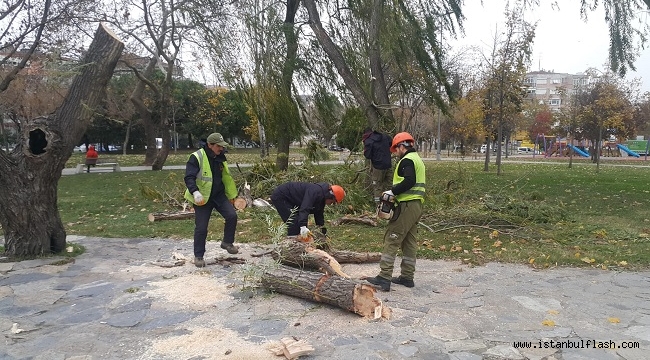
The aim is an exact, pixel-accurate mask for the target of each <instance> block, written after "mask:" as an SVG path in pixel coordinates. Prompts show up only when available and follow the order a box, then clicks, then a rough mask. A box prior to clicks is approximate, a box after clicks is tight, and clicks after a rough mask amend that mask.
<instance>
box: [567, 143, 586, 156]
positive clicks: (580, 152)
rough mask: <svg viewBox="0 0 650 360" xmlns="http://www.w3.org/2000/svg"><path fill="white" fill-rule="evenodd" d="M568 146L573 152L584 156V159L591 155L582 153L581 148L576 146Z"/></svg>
mask: <svg viewBox="0 0 650 360" xmlns="http://www.w3.org/2000/svg"><path fill="white" fill-rule="evenodd" d="M567 146H568V147H569V149H571V150H573V152H575V153H576V154H578V155H581V156H584V157H589V154H588V153H587V152H586V151H582V150H580V149H579V148H577V147H575V146H573V145H571V144H569V145H567Z"/></svg>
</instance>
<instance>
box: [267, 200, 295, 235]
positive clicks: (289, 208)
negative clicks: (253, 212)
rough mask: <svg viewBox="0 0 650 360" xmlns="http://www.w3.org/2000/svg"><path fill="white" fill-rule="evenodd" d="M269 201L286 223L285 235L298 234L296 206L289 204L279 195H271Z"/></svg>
mask: <svg viewBox="0 0 650 360" xmlns="http://www.w3.org/2000/svg"><path fill="white" fill-rule="evenodd" d="M271 203H273V206H274V207H275V210H277V211H278V214H280V218H282V221H283V222H284V223H285V224H287V235H289V236H295V235H298V234H300V224H298V220H297V219H298V207H297V206H295V205H293V204H290V203H289V202H287V201H286V200H285V199H284V198H283V197H281V196H273V195H271Z"/></svg>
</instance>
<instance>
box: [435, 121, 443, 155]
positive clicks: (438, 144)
mask: <svg viewBox="0 0 650 360" xmlns="http://www.w3.org/2000/svg"><path fill="white" fill-rule="evenodd" d="M441 112H442V110H441V109H438V140H436V160H438V161H440V113H441Z"/></svg>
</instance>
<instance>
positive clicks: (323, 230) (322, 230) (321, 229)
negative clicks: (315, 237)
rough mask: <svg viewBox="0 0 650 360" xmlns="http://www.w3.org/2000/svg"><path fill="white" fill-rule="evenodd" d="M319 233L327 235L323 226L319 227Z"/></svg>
mask: <svg viewBox="0 0 650 360" xmlns="http://www.w3.org/2000/svg"><path fill="white" fill-rule="evenodd" d="M320 232H321V234H323V235H327V228H326V227H325V226H323V227H321V228H320Z"/></svg>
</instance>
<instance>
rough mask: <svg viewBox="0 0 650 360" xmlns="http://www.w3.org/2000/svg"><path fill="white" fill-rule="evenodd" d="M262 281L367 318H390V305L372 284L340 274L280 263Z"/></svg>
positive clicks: (289, 292)
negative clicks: (318, 271)
mask: <svg viewBox="0 0 650 360" xmlns="http://www.w3.org/2000/svg"><path fill="white" fill-rule="evenodd" d="M261 282H262V286H264V287H265V288H266V289H269V290H272V291H276V292H279V293H282V294H285V295H291V296H295V297H299V298H301V299H307V300H311V301H315V302H319V303H324V304H329V305H333V306H337V307H339V308H342V309H345V310H348V311H351V312H353V313H355V314H359V315H361V316H364V317H367V318H372V319H380V318H386V319H388V318H390V314H391V310H390V308H388V307H384V306H383V304H382V302H381V300H380V299H377V298H376V297H375V293H376V290H375V288H374V287H373V286H371V285H365V284H359V283H356V282H355V281H353V280H350V279H345V278H342V277H340V276H335V275H329V274H321V273H317V272H312V271H302V270H299V269H294V268H291V267H287V266H282V265H280V266H279V267H278V268H274V269H271V270H267V271H265V272H264V273H263V274H262V280H261Z"/></svg>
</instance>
